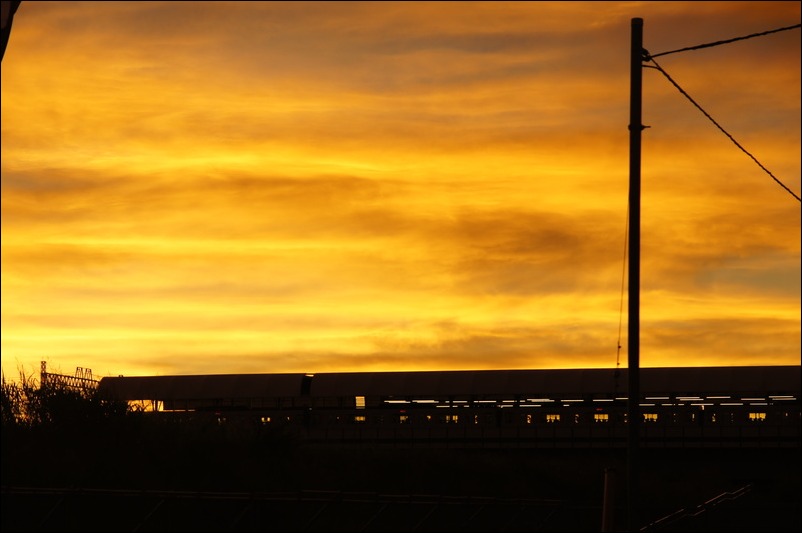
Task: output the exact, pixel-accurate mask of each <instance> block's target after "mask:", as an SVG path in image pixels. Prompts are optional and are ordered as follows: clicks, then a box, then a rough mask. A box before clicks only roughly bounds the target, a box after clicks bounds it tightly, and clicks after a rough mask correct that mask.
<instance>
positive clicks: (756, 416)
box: [749, 413, 766, 422]
mask: <svg viewBox="0 0 802 533" xmlns="http://www.w3.org/2000/svg"><path fill="white" fill-rule="evenodd" d="M764 420H766V413H749V421H750V422H763V421H764Z"/></svg>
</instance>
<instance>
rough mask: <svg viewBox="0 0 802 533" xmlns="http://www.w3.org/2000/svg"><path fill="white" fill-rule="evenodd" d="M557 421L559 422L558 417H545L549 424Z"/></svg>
mask: <svg viewBox="0 0 802 533" xmlns="http://www.w3.org/2000/svg"><path fill="white" fill-rule="evenodd" d="M559 421H560V415H546V422H548V423H550V424H551V423H553V422H559Z"/></svg>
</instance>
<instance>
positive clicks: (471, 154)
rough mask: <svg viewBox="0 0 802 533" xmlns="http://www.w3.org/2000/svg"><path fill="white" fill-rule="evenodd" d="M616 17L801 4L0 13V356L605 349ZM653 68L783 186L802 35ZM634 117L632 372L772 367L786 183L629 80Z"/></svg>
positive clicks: (620, 118)
mask: <svg viewBox="0 0 802 533" xmlns="http://www.w3.org/2000/svg"><path fill="white" fill-rule="evenodd" d="M632 17H642V18H643V19H644V22H645V24H644V45H645V46H646V47H647V48H648V49H649V51H650V52H652V53H658V52H661V51H669V50H675V49H678V48H683V47H687V46H693V45H697V44H702V43H708V42H713V41H718V40H723V39H729V38H733V37H739V36H743V35H749V34H752V33H756V32H761V31H766V30H771V29H775V28H780V27H785V26H790V25H794V24H798V23H799V21H800V4H799V3H798V2H645V3H640V2H509V3H507V2H459V3H456V2H443V3H440V2H433V3H430V2H414V3H394V2H375V3H372V2H368V3H364V2H354V3H350V2H346V3H340V2H321V3H315V2H287V3H284V2H192V3H189V2H187V3H185V2H69V3H66V2H23V4H22V6H21V7H20V9H19V11H18V12H17V14H16V17H15V19H14V27H13V30H12V33H11V39H10V41H9V46H8V49H7V51H6V55H5V58H4V59H3V64H2V355H3V357H2V364H3V373H4V375H5V376H6V377H9V376H15V375H16V374H17V371H18V369H19V368H20V367H22V368H24V369H25V370H26V371H31V370H35V369H36V368H37V367H38V362H39V361H40V360H46V361H48V362H49V363H50V364H51V366H53V367H55V368H61V370H63V371H65V372H69V371H70V368H71V367H73V366H82V367H89V368H92V369H94V371H95V374H96V375H116V374H190V373H229V372H322V371H353V370H411V369H485V368H554V367H565V368H570V367H610V366H614V365H616V364H619V363H620V364H621V365H622V366H626V338H625V337H624V338H622V339H621V344H622V346H623V349H622V350H621V351H619V350H618V348H617V346H618V342H619V332H620V331H622V332H623V334H624V335H625V334H626V315H625V312H626V302H625V300H624V301H623V302H622V296H623V297H624V298H625V297H626V295H625V294H623V295H622V281H623V279H624V278H623V276H624V273H625V264H624V259H625V257H626V254H625V248H624V246H625V243H626V218H627V205H626V204H627V190H628V179H629V177H628V154H629V152H628V149H629V145H628V138H629V137H628V130H627V122H628V118H629V116H628V113H629V64H628V62H629V32H630V20H631V18H632ZM658 61H659V63H660V65H661V66H662V67H663V68H664V69H665V70H666V71H667V72H669V73H670V74H671V76H672V77H673V78H674V79H675V80H676V81H677V82H678V83H679V84H681V85H682V87H683V89H685V90H686V91H687V92H688V93H689V94H690V95H692V96H693V98H694V99H695V100H696V101H697V102H699V103H700V104H701V105H702V106H704V108H705V110H706V111H707V112H709V113H710V114H711V115H712V116H713V117H715V118H716V120H717V121H718V122H719V123H720V124H722V125H723V126H724V127H725V128H727V129H728V131H729V132H730V133H731V134H732V135H733V136H734V137H735V138H736V139H738V141H739V142H740V143H741V144H742V145H743V146H745V147H747V148H748V149H749V150H750V152H751V153H752V154H754V155H755V156H756V157H757V158H758V159H759V160H760V161H761V163H762V164H763V165H765V166H766V167H767V168H769V169H770V170H771V171H772V173H773V174H774V175H775V176H777V177H778V178H779V179H781V180H782V182H783V183H784V184H785V185H786V186H787V187H788V188H790V189H791V190H792V191H794V192H795V193H796V194H797V195H798V194H799V193H800V189H801V187H800V31H799V29H796V30H790V31H785V32H780V33H776V34H773V35H769V36H764V37H759V38H753V39H749V40H744V41H739V42H736V43H731V44H728V45H723V46H719V47H711V48H707V49H703V50H696V51H692V52H687V53H678V54H674V55H668V56H664V57H661V58H659V59H658ZM643 109H644V122H645V124H647V125H649V126H650V128H649V129H647V130H645V132H644V137H643V139H644V140H643V163H642V169H643V171H642V173H643V216H642V227H643V230H642V238H643V240H642V261H643V263H642V267H641V272H642V293H641V304H642V311H641V364H642V365H643V366H707V365H749V364H759V365H770V364H798V363H799V361H800V205H799V202H798V201H796V200H795V199H794V198H793V197H792V196H791V195H789V194H788V193H787V192H786V191H784V190H783V189H782V188H781V187H780V186H779V185H778V184H777V183H775V182H774V181H773V180H772V179H771V178H770V177H769V176H768V175H767V174H766V173H764V172H763V171H762V170H761V169H760V168H759V167H758V166H757V165H756V164H755V163H754V162H753V161H752V160H750V159H749V158H748V157H747V155H746V154H744V153H743V152H741V151H739V150H738V149H737V147H735V145H733V144H732V143H731V142H730V141H729V140H728V139H727V138H726V137H725V136H724V135H723V134H722V133H721V132H719V131H718V130H717V129H716V128H715V127H714V126H713V125H712V124H711V123H710V122H709V121H708V120H707V119H706V118H705V117H704V116H703V115H702V114H701V113H700V112H699V111H698V110H697V109H695V108H694V107H693V106H692V104H691V103H690V102H688V101H687V100H686V99H685V98H684V97H683V96H682V95H681V94H680V93H679V92H678V91H677V90H676V89H675V88H674V87H673V86H672V85H671V84H670V83H669V82H668V81H667V80H666V79H665V78H664V77H663V76H662V75H661V74H660V73H659V72H658V71H656V70H654V69H645V70H644V105H643ZM622 303H623V305H622ZM622 310H623V311H624V314H623V315H622ZM622 324H623V329H622V328H621V325H622Z"/></svg>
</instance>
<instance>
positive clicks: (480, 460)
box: [2, 442, 802, 532]
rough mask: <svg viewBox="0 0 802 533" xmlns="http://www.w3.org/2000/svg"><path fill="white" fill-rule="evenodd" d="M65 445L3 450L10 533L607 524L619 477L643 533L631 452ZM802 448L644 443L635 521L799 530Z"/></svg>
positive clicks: (648, 526)
mask: <svg viewBox="0 0 802 533" xmlns="http://www.w3.org/2000/svg"><path fill="white" fill-rule="evenodd" d="M64 444H65V445H64V446H63V447H53V446H52V443H51V445H47V446H45V445H44V444H43V445H42V446H43V447H44V448H46V449H47V451H48V453H47V454H44V455H42V454H40V453H37V452H43V451H45V449H44V448H43V449H39V450H37V449H36V448H37V447H36V446H28V447H26V449H24V450H18V453H16V454H10V453H9V450H7V449H4V450H3V492H2V529H3V531H601V530H602V510H603V503H604V501H605V472H606V473H607V476H608V478H607V479H608V482H609V484H608V487H609V490H608V491H607V503H608V507H607V509H608V515H607V516H608V517H612V518H611V520H610V522H609V523H610V524H611V526H610V528H609V529H610V530H616V531H626V530H628V519H627V517H628V513H627V512H628V506H627V457H626V450H602V449H564V450H557V449H547V450H543V449H535V450H520V449H519V450H494V449H477V450H466V449H459V450H450V449H411V448H397V449H381V450H376V449H355V450H342V449H340V450H338V449H317V450H312V449H305V448H304V447H302V446H299V445H293V444H290V443H285V444H284V445H277V446H268V447H262V448H258V449H257V448H253V447H251V448H248V449H232V448H231V447H229V446H224V445H223V446H219V447H216V448H215V447H214V446H211V447H210V446H205V447H203V448H198V447H193V446H191V445H186V446H184V445H182V444H181V443H178V442H172V443H170V442H165V443H163V446H161V448H154V447H150V446H147V447H142V448H141V449H139V451H137V448H136V447H132V446H125V453H115V452H114V451H113V450H109V449H108V448H107V447H106V446H104V447H103V451H101V450H100V449H97V448H95V449H94V450H91V449H88V448H87V447H81V448H77V449H76V448H74V447H71V446H70V445H69V444H67V443H64ZM106 444H108V443H106ZM182 448H183V449H182ZM799 452H800V450H799V448H798V447H796V448H783V449H777V448H771V449H760V448H751V449H726V450H719V449H709V448H707V449H662V450H661V449H643V450H641V451H640V461H639V463H638V464H639V467H640V468H639V470H640V480H639V483H638V486H637V491H636V492H637V495H638V499H637V500H638V507H637V511H638V513H637V514H638V519H637V527H635V528H633V530H646V531H733V532H734V531H799V529H800V525H801V522H800V500H801V499H802V491H801V490H800V453H799Z"/></svg>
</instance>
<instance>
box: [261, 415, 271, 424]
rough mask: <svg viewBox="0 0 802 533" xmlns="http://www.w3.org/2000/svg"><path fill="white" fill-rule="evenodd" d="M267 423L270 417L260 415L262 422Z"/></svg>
mask: <svg viewBox="0 0 802 533" xmlns="http://www.w3.org/2000/svg"><path fill="white" fill-rule="evenodd" d="M269 423H270V417H269V416H263V417H262V424H269Z"/></svg>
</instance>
